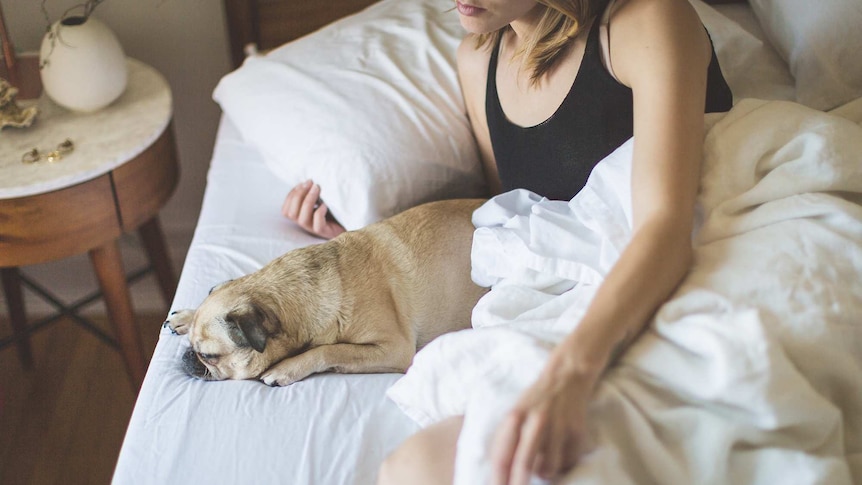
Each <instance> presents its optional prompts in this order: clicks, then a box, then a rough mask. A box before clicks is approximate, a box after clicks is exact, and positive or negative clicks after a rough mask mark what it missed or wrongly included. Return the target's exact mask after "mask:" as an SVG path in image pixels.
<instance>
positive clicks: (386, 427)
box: [114, 118, 418, 485]
mask: <svg viewBox="0 0 862 485" xmlns="http://www.w3.org/2000/svg"><path fill="white" fill-rule="evenodd" d="M284 196H285V187H284V184H283V183H282V182H280V181H279V180H278V179H276V178H275V177H272V175H271V174H270V172H269V170H268V169H267V168H266V166H265V165H264V163H263V161H262V160H261V158H260V156H259V155H258V154H257V153H256V152H255V151H254V150H253V149H250V148H249V147H248V146H247V145H245V144H244V143H243V142H242V140H241V139H240V138H239V136H238V134H237V131H236V129H235V128H234V127H233V125H232V124H231V122H230V120H228V119H226V118H223V119H222V122H221V124H220V128H219V131H218V135H217V137H216V143H215V150H214V153H213V158H212V164H211V168H210V170H209V175H208V180H207V188H206V192H205V195H204V202H203V208H202V210H201V214H200V219H199V221H198V225H197V228H196V230H195V234H194V238H193V240H192V244H191V249H190V250H189V253H188V256H187V259H186V263H185V266H184V267H183V271H182V275H181V277H180V282H179V288H178V291H177V294H176V297H175V299H174V303H173V306H172V308H173V309H182V308H196V307H197V306H198V304H199V303H200V302H201V301H202V300H203V299H204V298H205V297H206V295H207V293H208V292H209V290H210V288H212V287H213V286H215V285H216V284H218V283H220V282H223V281H226V280H229V279H232V278H236V277H238V276H241V275H244V274H247V273H250V272H252V271H255V270H256V269H258V268H260V267H261V266H263V265H264V264H265V263H267V262H268V261H270V260H271V259H273V258H275V257H276V256H278V255H280V254H282V253H284V252H286V251H288V250H290V249H293V248H297V247H300V246H305V245H308V244H314V243H318V242H320V240H319V239H316V238H313V237H311V236H309V235H308V234H306V233H305V232H303V231H301V230H300V229H299V228H297V227H296V226H295V225H293V224H292V223H291V222H289V221H287V220H286V219H284V218H283V217H282V216H281V214H280V212H279V208H280V207H281V202H282V201H283V199H284ZM187 346H188V340H187V338H186V337H179V336H175V335H172V334H171V332H170V331H169V330H168V329H163V330H162V332H161V335H160V337H159V341H158V344H157V346H156V349H155V352H154V354H153V358H152V360H151V362H150V367H149V370H148V372H147V376H146V378H145V380H144V383H143V386H142V387H141V391H140V394H139V396H138V400H137V403H136V405H135V409H134V412H133V414H132V418H131V421H130V423H129V428H128V431H127V434H126V437H125V440H124V443H123V446H122V449H121V452H120V456H119V461H118V463H117V467H116V470H115V474H114V483H136V484H166V483H207V484H214V485H215V484H228V483H232V484H236V483H291V484H296V485H302V484H309V485H310V484H327V485H338V484H345V485H347V484H355V485H359V484H368V483H374V481H375V477H376V475H377V468H378V466H379V464H380V462H381V461H382V459H383V457H384V456H385V455H386V454H388V453H389V452H390V451H391V450H392V449H394V448H395V447H396V446H397V445H398V444H399V443H400V442H401V441H402V440H403V439H404V438H405V437H407V436H408V435H410V434H411V433H413V432H415V431H416V430H417V429H418V426H417V425H416V424H415V423H413V422H412V421H411V420H410V419H409V418H408V417H407V416H406V415H404V414H403V413H402V412H401V411H399V410H398V408H397V407H396V406H395V404H393V403H392V402H391V401H389V400H387V398H386V397H385V395H384V393H385V391H386V389H388V388H389V386H390V385H391V384H392V383H394V382H395V380H397V379H398V378H399V377H400V376H401V375H400V374H372V375H340V374H325V375H317V376H313V377H310V378H308V379H306V380H304V381H301V382H298V383H296V384H293V385H291V386H288V387H284V388H270V387H267V386H265V385H263V384H261V383H259V382H252V381H229V382H218V383H215V382H203V381H198V380H195V379H191V378H189V377H188V376H187V375H186V374H185V373H184V372H183V370H182V369H181V368H180V362H181V356H182V354H183V353H184V352H185V350H186V349H187Z"/></svg>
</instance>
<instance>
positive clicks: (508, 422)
mask: <svg viewBox="0 0 862 485" xmlns="http://www.w3.org/2000/svg"><path fill="white" fill-rule="evenodd" d="M523 421H524V419H523V415H522V414H521V413H519V412H511V413H509V416H507V417H506V419H505V420H504V421H503V424H502V426H501V427H500V429H499V431H497V436H496V439H495V440H494V449H493V451H492V453H491V462H492V464H493V467H494V479H493V483H494V484H495V485H508V484H509V478H510V475H511V472H512V462H513V460H514V457H515V450H516V449H517V446H518V441H519V439H520V436H521V425H522V424H523Z"/></svg>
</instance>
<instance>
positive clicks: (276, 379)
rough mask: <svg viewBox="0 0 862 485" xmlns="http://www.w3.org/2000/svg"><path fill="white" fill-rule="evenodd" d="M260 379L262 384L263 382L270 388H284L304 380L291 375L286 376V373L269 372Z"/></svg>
mask: <svg viewBox="0 0 862 485" xmlns="http://www.w3.org/2000/svg"><path fill="white" fill-rule="evenodd" d="M259 379H260V382H263V383H264V384H266V385H267V386H269V387H284V386H289V385H291V384H293V383H294V382H297V381H299V380H301V379H302V378H301V377H300V378H296V377H294V376H292V375H290V374H285V373H284V372H274V371H267V372H264V373H263V374H262V375H261V376H260V378H259Z"/></svg>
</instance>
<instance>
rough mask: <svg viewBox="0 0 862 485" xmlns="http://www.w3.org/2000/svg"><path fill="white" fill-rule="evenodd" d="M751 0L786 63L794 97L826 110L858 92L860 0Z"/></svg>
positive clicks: (861, 79)
mask: <svg viewBox="0 0 862 485" xmlns="http://www.w3.org/2000/svg"><path fill="white" fill-rule="evenodd" d="M749 1H750V3H751V7H752V8H753V9H754V13H755V15H757V19H758V21H760V25H761V26H762V27H763V30H764V31H766V34H767V35H768V36H769V38H770V39H771V40H772V43H773V44H774V45H775V46H776V48H777V49H778V51H779V53H781V55H782V56H783V57H784V59H785V60H786V61H787V62H788V64H790V71H791V72H792V73H793V77H794V78H796V98H797V101H799V102H800V103H802V104H805V105H807V106H809V107H812V108H815V109H819V110H829V109H832V108H835V107H836V106H839V105H841V104H844V103H847V102H849V101H851V100H853V99H855V98H858V97H860V96H862V54H860V50H862V1H860V0H749Z"/></svg>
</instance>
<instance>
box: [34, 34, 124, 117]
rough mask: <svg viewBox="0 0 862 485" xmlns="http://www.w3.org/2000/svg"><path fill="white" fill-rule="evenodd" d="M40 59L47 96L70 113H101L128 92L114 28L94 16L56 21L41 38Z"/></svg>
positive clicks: (120, 50)
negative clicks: (125, 91)
mask: <svg viewBox="0 0 862 485" xmlns="http://www.w3.org/2000/svg"><path fill="white" fill-rule="evenodd" d="M39 60H40V66H41V69H40V74H41V76H42V87H43V89H44V90H45V93H47V94H48V96H49V97H50V98H51V99H52V100H54V102H56V103H57V104H59V105H60V106H63V107H66V108H68V109H70V110H73V111H79V112H85V113H89V112H93V111H97V110H100V109H102V108H104V107H105V106H107V105H109V104H111V102H113V101H114V100H115V99H117V98H118V97H120V95H121V94H123V91H124V90H125V89H126V83H127V82H128V68H127V66H126V55H125V54H124V53H123V48H122V46H120V42H119V41H118V40H117V37H116V36H115V35H114V33H113V32H111V29H109V28H108V27H107V26H105V24H103V23H102V22H100V21H98V20H97V19H95V18H93V17H89V18H87V19H84V18H83V17H69V18H66V19H63V20H61V21H58V22H55V23H54V24H53V25H52V26H51V30H50V31H49V32H48V33H46V34H45V37H44V38H43V39H42V48H41V50H40V52H39Z"/></svg>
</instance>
